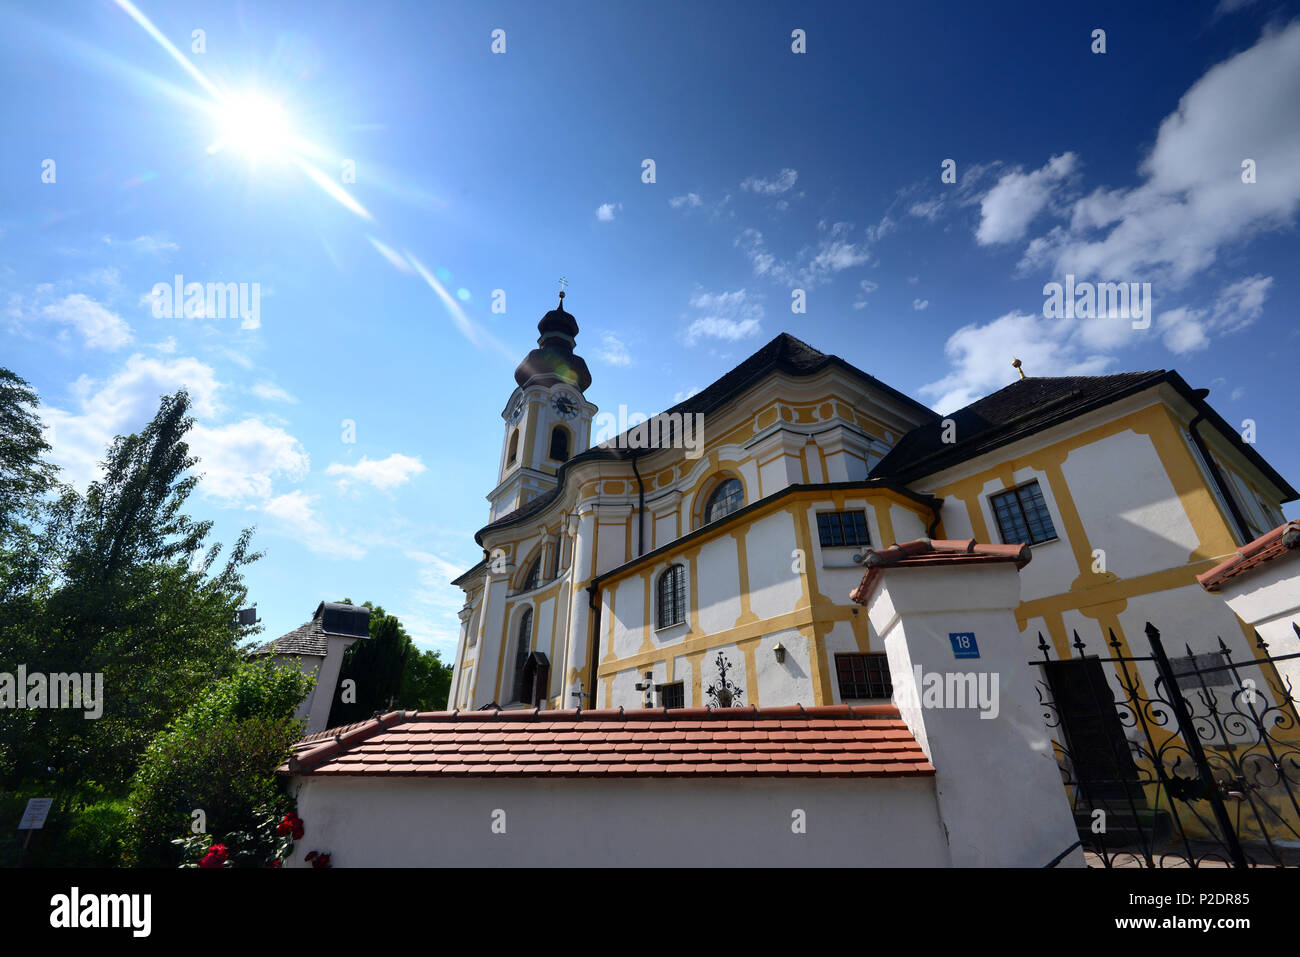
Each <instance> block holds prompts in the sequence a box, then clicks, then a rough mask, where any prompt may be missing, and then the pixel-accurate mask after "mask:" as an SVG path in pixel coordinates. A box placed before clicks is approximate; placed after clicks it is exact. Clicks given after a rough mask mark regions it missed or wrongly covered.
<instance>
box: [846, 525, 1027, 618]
mask: <svg viewBox="0 0 1300 957" xmlns="http://www.w3.org/2000/svg"><path fill="white" fill-rule="evenodd" d="M863 556H864V558H863V564H864V565H866V566H867V570H866V572H865V573H864V574H863V576H862V581H861V583H859V585H858V587H857V588H855V589H853V591H851V592H849V598H851V599H853V601H855V602H857V603H858V604H859V605H865V604H866V603H867V601H868V600H869V599H870V598H871V590H872V588H873V587H874V586H875V584H876V582H877V581H878V580H879V579H880V574H881V572H882V571H883V570H884V569H886V568H903V567H906V568H913V567H928V566H931V565H970V564H982V563H985V562H995V563H996V562H1015V563H1016V568H1024V567H1025V566H1026V565H1028V564H1029V559H1030V553H1029V546H1028V545H981V544H980V543H979V542H977V541H975V539H973V538H971V539H966V540H961V539H951V538H938V539H929V538H918V539H917V540H916V541H912V542H904V543H903V544H901V545H890V546H889V547H888V548H868V549H867V550H866V551H865V552H863Z"/></svg>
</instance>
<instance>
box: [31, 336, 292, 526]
mask: <svg viewBox="0 0 1300 957" xmlns="http://www.w3.org/2000/svg"><path fill="white" fill-rule="evenodd" d="M180 388H185V389H187V390H188V391H189V394H190V401H191V408H192V412H193V415H194V417H195V423H194V425H193V426H192V428H191V429H190V431H189V433H188V435H187V436H186V441H187V443H188V444H189V446H190V452H191V453H192V454H193V455H195V456H197V457H198V459H199V463H198V465H197V466H195V468H194V470H193V471H194V473H195V474H199V475H202V476H203V478H202V480H201V481H200V482H199V486H198V490H199V491H200V492H201V493H202V494H203V495H204V496H205V497H207V498H212V499H216V500H219V501H220V502H221V503H222V504H224V505H228V506H238V505H242V504H246V503H248V502H250V501H256V500H260V499H264V498H267V497H268V496H270V495H271V492H272V486H273V481H274V479H276V478H278V477H285V478H288V479H291V480H295V481H296V480H298V479H301V478H302V477H303V476H305V475H306V474H307V471H308V469H309V468H310V459H309V457H308V455H307V453H306V451H305V450H304V449H303V448H302V446H301V444H299V442H298V440H297V439H295V438H294V437H293V436H292V435H290V434H289V433H287V432H285V431H284V430H283V429H281V428H279V427H277V426H273V425H268V424H267V423H265V422H263V421H262V420H261V419H258V418H256V417H252V416H249V417H246V418H245V419H244V420H243V421H241V422H237V423H231V424H226V425H213V424H211V423H210V421H205V420H211V419H213V418H215V417H216V416H218V415H219V414H220V413H221V411H222V407H221V403H220V401H219V399H218V394H219V392H220V390H221V389H222V388H223V386H222V385H221V384H220V383H219V382H218V381H217V379H216V375H215V374H214V372H213V370H212V367H211V366H208V365H206V364H204V363H203V362H200V361H199V360H198V359H195V358H192V357H182V358H178V359H156V358H146V357H144V356H142V355H138V354H137V355H133V356H131V357H130V358H128V359H127V361H126V363H125V365H124V366H123V367H122V368H121V369H120V370H119V371H118V372H117V373H115V374H113V375H112V376H110V377H108V378H107V379H104V380H99V381H97V380H94V379H91V378H90V377H89V376H82V377H81V378H80V379H78V380H77V381H76V382H75V383H73V386H72V393H73V397H74V399H75V403H74V408H73V409H71V410H67V409H62V408H59V407H56V406H50V407H48V408H45V409H44V410H43V418H44V420H45V422H46V423H47V424H48V425H49V426H50V427H51V435H52V437H53V441H52V443H51V444H52V445H53V452H52V454H51V457H52V458H53V460H54V461H55V462H57V463H58V464H59V465H60V466H61V467H62V468H63V469H64V474H63V478H64V479H65V480H66V481H69V482H71V483H72V484H73V485H75V486H76V487H78V488H82V489H84V488H85V486H86V485H87V484H88V483H89V482H90V481H91V480H92V479H95V478H97V477H98V476H99V474H100V468H99V462H100V461H101V460H102V459H103V457H104V451H105V450H106V449H107V448H108V445H109V443H110V442H112V440H113V438H114V437H115V436H117V435H127V434H130V433H132V432H138V431H139V430H140V429H142V428H144V426H145V425H147V424H148V423H149V421H150V420H151V419H152V418H153V417H154V415H155V414H156V413H157V411H158V401H159V399H160V398H161V396H163V395H168V394H171V393H173V392H175V391H176V390H177V389H180Z"/></svg>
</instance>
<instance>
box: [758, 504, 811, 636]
mask: <svg viewBox="0 0 1300 957" xmlns="http://www.w3.org/2000/svg"><path fill="white" fill-rule="evenodd" d="M794 547H795V537H794V519H793V517H792V516H791V515H790V513H789V512H773V513H772V514H771V515H767V516H765V517H763V518H762V519H760V520H758V521H757V522H754V523H753V524H752V525H750V526H749V530H748V532H747V534H746V536H745V553H746V556H747V558H746V561H747V564H748V566H749V607H750V610H751V611H753V612H754V614H756V615H757V616H758V617H759V618H774V617H776V616H777V615H784V614H787V613H789V612H791V611H793V610H794V606H795V603H796V602H798V601H799V597H800V595H801V594H802V593H803V588H802V585H801V580H800V577H799V576H798V575H796V574H795V573H794V572H793V571H791V570H790V566H791V564H792V562H793V559H792V558H791V557H790V553H791V551H793V550H794Z"/></svg>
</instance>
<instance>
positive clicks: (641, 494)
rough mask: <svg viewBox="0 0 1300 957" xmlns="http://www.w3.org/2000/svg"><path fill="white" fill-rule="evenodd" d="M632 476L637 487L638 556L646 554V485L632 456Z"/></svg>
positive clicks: (634, 457)
mask: <svg viewBox="0 0 1300 957" xmlns="http://www.w3.org/2000/svg"><path fill="white" fill-rule="evenodd" d="M632 474H633V475H635V476H636V487H637V508H636V553H637V555H644V554H645V483H644V482H643V481H642V480H641V473H640V472H639V471H637V467H636V456H635V455H634V456H632Z"/></svg>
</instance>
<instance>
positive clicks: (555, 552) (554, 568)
mask: <svg viewBox="0 0 1300 957" xmlns="http://www.w3.org/2000/svg"><path fill="white" fill-rule="evenodd" d="M563 544H564V535H563V533H561V534H559V535H556V536H555V543H554V544H553V545H552V546H551V577H552V578H559V577H560V547H561V546H562V545H563Z"/></svg>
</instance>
